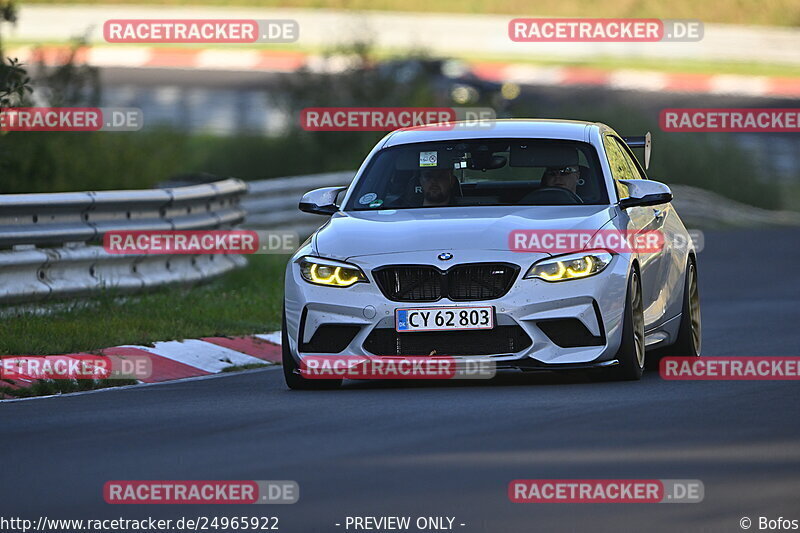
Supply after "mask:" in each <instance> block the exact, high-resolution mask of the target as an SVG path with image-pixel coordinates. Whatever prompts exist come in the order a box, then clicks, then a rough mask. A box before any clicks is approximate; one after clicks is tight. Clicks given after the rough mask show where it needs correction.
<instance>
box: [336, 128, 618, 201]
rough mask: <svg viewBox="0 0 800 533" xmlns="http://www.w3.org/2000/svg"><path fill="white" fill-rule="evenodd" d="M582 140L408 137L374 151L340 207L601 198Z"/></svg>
mask: <svg viewBox="0 0 800 533" xmlns="http://www.w3.org/2000/svg"><path fill="white" fill-rule="evenodd" d="M602 176H603V173H602V170H601V168H600V163H599V161H598V157H597V152H596V150H595V149H594V147H592V146H591V145H590V144H588V143H583V142H576V141H564V140H552V139H509V140H502V139H486V140H468V141H466V140H464V141H462V140H457V141H445V142H429V143H415V144H407V145H402V146H397V147H393V148H388V149H386V150H383V151H381V152H379V153H378V154H377V155H376V156H375V157H374V158H373V160H372V161H371V162H370V164H369V166H368V167H367V169H366V170H365V172H364V174H363V175H362V176H361V179H359V181H358V183H357V184H356V186H355V189H354V191H353V194H351V195H350V200H349V201H348V204H347V206H345V209H346V210H354V211H364V210H375V209H411V208H420V207H447V206H506V205H581V204H595V205H598V204H607V203H608V195H607V193H606V187H605V184H604V182H603V177H602Z"/></svg>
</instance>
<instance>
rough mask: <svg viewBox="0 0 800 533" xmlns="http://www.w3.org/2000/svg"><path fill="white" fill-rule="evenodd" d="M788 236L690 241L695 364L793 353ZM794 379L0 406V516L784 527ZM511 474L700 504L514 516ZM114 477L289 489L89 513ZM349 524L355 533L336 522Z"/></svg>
mask: <svg viewBox="0 0 800 533" xmlns="http://www.w3.org/2000/svg"><path fill="white" fill-rule="evenodd" d="M798 238H800V232H798V231H797V230H748V231H728V232H715V233H707V235H706V249H705V250H704V251H703V252H702V253H701V255H700V276H701V277H700V283H701V291H702V303H703V321H704V334H705V335H704V341H705V346H704V351H705V355H743V356H744V355H763V356H769V355H791V356H800V342H798V340H799V339H800V335H798V324H800V277H798V275H797V271H796V269H797V265H798V264H800V247H798V246H797V242H798ZM799 407H800V383H798V382H778V381H761V382H759V381H749V382H714V381H706V382H675V381H664V380H661V379H660V378H659V377H658V376H657V375H655V374H654V373H653V372H651V373H650V374H646V375H645V377H644V379H643V380H642V381H641V382H635V383H593V382H589V381H587V380H584V379H582V378H577V377H562V376H553V375H521V374H516V373H514V374H507V375H504V376H502V377H499V378H496V379H495V380H493V381H492V382H489V383H475V382H470V383H463V382H462V383H457V384H454V383H448V384H445V385H431V384H428V385H415V384H409V383H391V384H389V383H377V384H376V383H353V384H349V385H348V386H346V387H345V388H344V389H343V390H339V391H332V392H290V391H288V390H287V389H286V388H285V387H284V385H283V380H282V376H281V374H280V372H279V371H276V370H263V371H250V372H246V373H241V374H237V375H230V376H225V377H217V378H213V379H204V380H199V381H189V382H180V383H173V384H165V385H160V386H148V387H137V388H130V389H126V390H112V391H107V392H100V393H92V394H85V395H79V396H71V397H61V398H49V399H37V400H31V401H21V402H13V403H2V404H0V423H1V425H0V428H2V429H0V465H2V466H0V472H1V473H2V475H1V476H0V479H1V480H2V481H0V509H1V511H0V516H4V517H9V516H18V517H24V518H31V519H35V518H37V517H38V516H39V515H46V516H47V517H49V518H83V519H86V518H116V517H125V518H136V519H141V518H146V517H148V516H158V517H164V518H177V517H181V516H189V517H196V516H198V515H206V516H214V515H225V516H234V515H239V516H241V515H246V516H255V515H262V516H269V515H273V516H278V517H279V518H280V531H285V532H290V533H291V532H316V531H319V532H323V531H324V532H332V531H345V529H344V527H343V526H342V527H337V526H335V525H334V524H336V523H342V524H343V521H344V519H345V517H346V516H364V515H392V516H396V515H400V516H403V515H407V516H412V517H416V516H421V515H433V516H454V517H455V518H456V520H455V523H456V524H461V523H463V524H465V525H464V526H459V525H456V526H455V529H456V531H465V532H467V531H488V532H523V531H525V532H528V531H614V532H619V531H632V532H634V531H635V532H638V531H704V532H712V531H713V532H717V531H719V532H723V531H741V529H740V527H739V520H740V518H742V517H744V516H748V517H750V518H751V519H752V520H753V521H754V525H753V527H752V528H751V530H753V531H757V530H758V522H757V521H758V517H760V516H766V517H770V518H778V517H779V516H782V517H785V518H793V519H800V428H799V427H798V410H799V409H798V408H799ZM517 478H583V479H586V478H626V479H630V478H645V479H699V480H702V481H703V483H704V485H705V500H704V501H703V502H702V503H697V504H513V503H510V502H509V500H508V497H507V493H506V491H507V487H508V483H509V481H511V480H513V479H517ZM115 479H117V480H124V479H153V480H158V479H161V480H166V479H273V480H282V479H292V480H296V481H297V482H298V483H299V484H300V491H301V494H300V501H299V502H298V503H296V504H294V505H282V506H278V505H275V506H204V507H201V506H197V505H193V506H190V505H185V506H174V505H172V506H167V505H150V506H143V505H136V506H131V505H124V506H114V505H108V504H106V503H104V501H103V497H102V487H103V484H104V483H105V482H106V481H108V480H115ZM351 531H352V529H351Z"/></svg>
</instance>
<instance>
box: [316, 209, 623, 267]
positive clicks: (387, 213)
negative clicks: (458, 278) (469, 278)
mask: <svg viewBox="0 0 800 533" xmlns="http://www.w3.org/2000/svg"><path fill="white" fill-rule="evenodd" d="M614 213H615V211H614V210H613V208H612V207H611V206H607V205H605V206H601V205H581V206H511V207H494V206H478V207H446V208H421V209H398V210H382V211H350V212H346V213H345V212H338V213H336V214H334V215H333V216H332V217H331V219H330V221H328V223H327V224H326V225H325V226H323V227H322V228H321V229H320V230H319V231H318V232H317V235H316V237H315V239H314V248H315V250H316V252H317V253H319V254H320V255H323V256H325V257H333V258H338V259H347V258H349V257H357V256H363V255H377V254H389V253H398V252H410V251H424V250H506V251H507V250H508V249H509V247H508V236H509V234H510V232H511V231H514V230H524V229H543V230H597V229H600V228H601V227H602V226H603V225H604V224H606V223H607V222H608V221H609V220H611V218H613V216H614Z"/></svg>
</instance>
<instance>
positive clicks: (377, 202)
mask: <svg viewBox="0 0 800 533" xmlns="http://www.w3.org/2000/svg"><path fill="white" fill-rule="evenodd" d="M382 205H383V200H375V201H374V202H372V203H371V204H369V206H370V207H380V206H382Z"/></svg>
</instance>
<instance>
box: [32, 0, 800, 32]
mask: <svg viewBox="0 0 800 533" xmlns="http://www.w3.org/2000/svg"><path fill="white" fill-rule="evenodd" d="M26 3H28V4H55V3H64V1H63V0H60V1H59V0H28V1H27V2H26ZM82 3H84V4H158V5H205V6H209V5H212V6H233V5H236V6H257V7H290V8H293V7H301V8H328V9H353V10H380V11H415V12H441V13H492V14H508V15H518V16H555V17H644V18H647V17H654V18H672V19H675V18H695V19H701V20H703V21H706V22H726V23H731V24H760V25H774V26H800V3H798V2H796V1H795V0H716V1H714V2H697V1H695V0H672V1H671V2H662V1H660V0H605V1H603V2H598V1H596V0H537V1H536V2H530V1H529V0H467V1H464V0H439V1H438V2H428V1H426V0H83V2H82Z"/></svg>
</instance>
